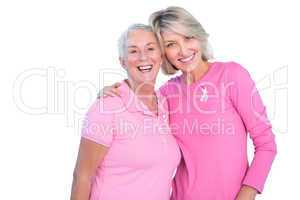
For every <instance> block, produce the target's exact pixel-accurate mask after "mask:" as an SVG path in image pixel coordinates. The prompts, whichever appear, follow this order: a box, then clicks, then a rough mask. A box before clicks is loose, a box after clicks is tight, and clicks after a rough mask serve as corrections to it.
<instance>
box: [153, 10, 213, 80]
mask: <svg viewBox="0 0 300 200" xmlns="http://www.w3.org/2000/svg"><path fill="white" fill-rule="evenodd" d="M149 24H150V25H151V27H152V29H153V31H154V32H155V34H156V36H157V38H158V40H159V43H160V45H161V48H162V50H164V48H163V40H162V36H161V32H162V31H172V32H175V33H178V34H181V35H184V36H188V37H194V38H196V39H198V40H199V41H200V42H201V50H202V59H203V60H204V61H208V60H209V59H212V58H213V53H212V49H211V46H210V44H209V42H208V36H209V34H208V33H207V32H206V31H205V30H204V28H203V27H202V25H201V24H200V23H199V22H198V20H197V19H196V18H194V17H193V16H192V15H191V14H190V13H189V12H188V11H186V10H185V9H183V8H180V7H173V6H172V7H168V8H166V9H163V10H159V11H157V12H154V13H152V14H151V16H150V18H149ZM162 71H163V72H164V73H165V74H175V73H176V72H177V71H178V69H177V68H176V67H175V66H173V65H172V64H171V63H169V62H168V60H167V59H164V64H163V65H162Z"/></svg>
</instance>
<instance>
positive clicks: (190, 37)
mask: <svg viewBox="0 0 300 200" xmlns="http://www.w3.org/2000/svg"><path fill="white" fill-rule="evenodd" d="M193 38H194V37H192V36H186V37H185V39H187V40H191V39H193Z"/></svg>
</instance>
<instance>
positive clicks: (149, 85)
mask: <svg viewBox="0 0 300 200" xmlns="http://www.w3.org/2000/svg"><path fill="white" fill-rule="evenodd" d="M119 51H120V52H119V53H120V63H121V65H122V67H123V68H124V69H125V70H126V71H127V74H128V79H127V80H125V81H123V82H122V83H121V86H120V87H119V90H120V92H121V95H120V97H116V98H111V97H108V98H100V99H97V101H96V102H95V103H94V104H93V105H92V106H91V108H90V109H89V111H88V112H87V115H86V120H85V123H84V125H83V129H82V139H81V142H80V147H79V153H78V158H77V163H76V167H75V170H74V179H73V186H72V194H71V200H118V199H128V200H169V199H170V190H171V183H172V176H173V174H174V171H175V169H176V168H177V165H178V164H179V161H180V150H179V147H178V146H177V143H176V141H175V138H174V137H173V136H172V135H171V132H170V129H169V123H168V105H167V102H166V101H165V100H164V97H163V96H162V95H161V94H160V93H159V92H155V91H154V84H155V80H156V76H157V73H158V71H159V69H160V65H161V63H162V54H161V50H160V46H159V44H158V41H157V38H156V37H155V34H154V33H153V31H152V28H151V27H150V26H146V25H142V24H135V25H132V26H130V27H129V28H128V30H127V31H125V32H124V34H122V36H121V37H120V40H119Z"/></svg>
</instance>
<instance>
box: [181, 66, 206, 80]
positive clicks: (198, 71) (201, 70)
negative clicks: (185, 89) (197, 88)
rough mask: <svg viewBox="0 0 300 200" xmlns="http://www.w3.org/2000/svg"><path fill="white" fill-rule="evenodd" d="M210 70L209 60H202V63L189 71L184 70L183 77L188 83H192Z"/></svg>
mask: <svg viewBox="0 0 300 200" xmlns="http://www.w3.org/2000/svg"><path fill="white" fill-rule="evenodd" d="M208 70H209V63H208V62H201V64H200V65H199V66H198V67H196V68H195V69H193V70H192V71H189V72H183V78H184V81H185V83H186V84H187V85H189V84H192V83H194V82H196V81H198V80H200V79H202V77H203V76H204V75H205V74H206V73H207V71H208Z"/></svg>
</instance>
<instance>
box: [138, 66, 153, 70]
mask: <svg viewBox="0 0 300 200" xmlns="http://www.w3.org/2000/svg"><path fill="white" fill-rule="evenodd" d="M138 68H139V69H142V70H144V69H151V68H152V66H151V65H146V66H139V67H138Z"/></svg>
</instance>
